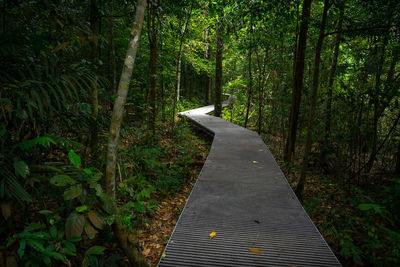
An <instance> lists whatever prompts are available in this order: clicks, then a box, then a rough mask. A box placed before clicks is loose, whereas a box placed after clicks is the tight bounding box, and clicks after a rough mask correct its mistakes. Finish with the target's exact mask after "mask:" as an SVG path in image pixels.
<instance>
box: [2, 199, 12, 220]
mask: <svg viewBox="0 0 400 267" xmlns="http://www.w3.org/2000/svg"><path fill="white" fill-rule="evenodd" d="M0 205H1V212H2V213H3V217H4V219H6V220H8V219H9V218H10V217H11V205H10V203H6V202H1V204H0Z"/></svg>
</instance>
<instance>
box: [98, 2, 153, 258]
mask: <svg viewBox="0 0 400 267" xmlns="http://www.w3.org/2000/svg"><path fill="white" fill-rule="evenodd" d="M145 9H146V0H138V1H137V4H136V12H135V22H134V24H133V27H132V31H131V36H130V40H129V45H128V48H127V51H126V56H125V61H124V66H123V68H122V74H121V79H120V81H119V85H118V91H117V97H116V98H115V101H114V108H113V112H112V117H111V124H110V133H109V138H108V145H107V164H106V174H105V178H104V188H105V192H106V194H107V195H108V197H109V198H110V201H111V202H112V204H113V207H114V213H115V215H116V214H117V210H118V208H117V200H116V195H115V165H116V161H117V152H118V140H119V133H120V130H121V123H122V117H123V114H124V107H125V103H126V96H127V94H128V90H129V83H130V80H131V76H132V71H133V67H134V64H135V58H136V52H137V49H138V46H139V39H140V33H141V31H142V26H143V17H144V12H145ZM113 230H114V234H115V236H116V237H117V239H118V242H119V244H120V246H121V248H122V249H123V250H124V252H125V254H126V255H127V256H128V259H129V262H130V265H131V266H146V265H147V264H146V262H145V260H144V259H143V258H142V257H141V254H140V252H139V250H138V248H137V246H136V245H134V243H135V240H136V237H135V236H131V235H129V234H128V233H127V231H126V229H125V227H124V225H123V224H122V222H121V219H120V217H119V216H115V222H114V224H113Z"/></svg>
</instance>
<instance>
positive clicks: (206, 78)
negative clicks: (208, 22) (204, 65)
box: [204, 28, 210, 105]
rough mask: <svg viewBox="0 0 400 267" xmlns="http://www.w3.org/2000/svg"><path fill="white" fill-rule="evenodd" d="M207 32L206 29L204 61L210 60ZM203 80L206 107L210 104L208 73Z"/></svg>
mask: <svg viewBox="0 0 400 267" xmlns="http://www.w3.org/2000/svg"><path fill="white" fill-rule="evenodd" d="M208 31H209V29H208V28H206V29H205V30H204V42H205V43H206V49H205V51H204V58H205V59H206V61H208V60H209V59H210V45H209V44H208ZM204 76H205V78H204V80H205V86H206V91H205V102H206V105H207V104H208V103H209V102H210V76H209V75H208V73H207V72H206V73H205V74H204Z"/></svg>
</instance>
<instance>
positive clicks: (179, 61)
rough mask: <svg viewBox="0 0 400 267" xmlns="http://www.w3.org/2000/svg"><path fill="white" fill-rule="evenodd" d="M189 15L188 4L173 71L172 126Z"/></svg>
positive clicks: (190, 11) (190, 7)
mask: <svg viewBox="0 0 400 267" xmlns="http://www.w3.org/2000/svg"><path fill="white" fill-rule="evenodd" d="M191 15H192V6H191V5H190V6H189V10H188V11H187V13H186V17H185V20H184V24H183V27H181V28H180V36H179V50H178V56H177V58H176V71H175V75H176V82H175V91H174V107H173V112H172V127H174V125H175V116H176V110H177V108H178V102H179V97H180V87H181V67H182V66H181V65H182V47H183V41H184V40H185V35H186V32H187V28H188V24H189V20H190V16H191Z"/></svg>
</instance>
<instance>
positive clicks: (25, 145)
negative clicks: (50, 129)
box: [15, 136, 56, 150]
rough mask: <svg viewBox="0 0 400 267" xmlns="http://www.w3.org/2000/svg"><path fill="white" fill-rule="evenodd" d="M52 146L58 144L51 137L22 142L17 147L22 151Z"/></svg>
mask: <svg viewBox="0 0 400 267" xmlns="http://www.w3.org/2000/svg"><path fill="white" fill-rule="evenodd" d="M50 144H56V142H54V140H53V139H52V138H50V137H47V136H40V137H36V138H34V139H31V140H26V141H22V142H20V143H18V144H16V145H15V147H19V148H21V149H22V150H29V149H31V148H33V147H35V146H37V145H41V146H43V147H49V146H50Z"/></svg>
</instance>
